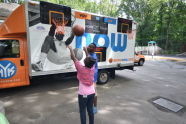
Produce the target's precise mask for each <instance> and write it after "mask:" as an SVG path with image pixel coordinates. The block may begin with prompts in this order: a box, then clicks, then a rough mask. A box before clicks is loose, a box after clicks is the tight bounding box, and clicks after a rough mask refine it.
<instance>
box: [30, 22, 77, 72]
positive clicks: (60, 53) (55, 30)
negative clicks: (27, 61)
mask: <svg viewBox="0 0 186 124" xmlns="http://www.w3.org/2000/svg"><path fill="white" fill-rule="evenodd" d="M67 23H68V21H65V20H64V21H63V20H62V19H61V18H57V19H52V23H51V27H50V30H49V33H48V35H47V36H46V38H45V40H44V42H43V44H42V47H41V54H40V57H39V61H38V62H37V63H35V64H32V69H33V70H35V71H43V65H44V63H45V60H46V58H47V59H48V60H49V61H50V62H52V63H54V64H56V65H60V64H65V63H68V62H69V61H70V60H71V59H70V57H69V55H70V53H69V51H68V49H67V46H68V45H69V44H70V43H71V42H72V41H73V39H74V35H73V33H71V35H70V37H69V38H68V39H67V40H66V41H63V38H64V36H65V30H64V27H65V25H66V24H67Z"/></svg>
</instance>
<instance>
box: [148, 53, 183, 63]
mask: <svg viewBox="0 0 186 124" xmlns="http://www.w3.org/2000/svg"><path fill="white" fill-rule="evenodd" d="M145 59H146V60H169V61H177V62H186V57H177V56H149V55H146V56H145Z"/></svg>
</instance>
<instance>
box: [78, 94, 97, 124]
mask: <svg viewBox="0 0 186 124" xmlns="http://www.w3.org/2000/svg"><path fill="white" fill-rule="evenodd" d="M94 96H95V94H91V95H87V96H83V95H78V101H79V111H80V119H81V124H86V109H87V111H88V116H89V124H94V113H93V101H94Z"/></svg>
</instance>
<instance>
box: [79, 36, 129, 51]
mask: <svg viewBox="0 0 186 124" xmlns="http://www.w3.org/2000/svg"><path fill="white" fill-rule="evenodd" d="M83 38H85V40H86V45H89V44H90V43H91V42H93V43H95V44H96V45H97V46H98V47H106V48H108V47H109V46H110V47H111V49H112V50H113V51H114V52H123V51H125V50H126V48H127V39H128V36H127V34H115V33H111V38H110V39H109V37H108V36H107V35H106V34H96V35H94V36H93V37H92V36H91V34H90V33H85V34H83V36H78V37H76V48H80V49H81V48H82V39H83ZM101 38H102V39H104V41H105V43H104V44H103V45H99V44H98V41H99V39H101Z"/></svg>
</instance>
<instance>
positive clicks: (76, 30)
mask: <svg viewBox="0 0 186 124" xmlns="http://www.w3.org/2000/svg"><path fill="white" fill-rule="evenodd" d="M72 31H73V33H74V35H76V36H82V35H83V34H84V31H85V30H84V28H83V27H82V26H81V25H75V26H74V27H73V28H72Z"/></svg>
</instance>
